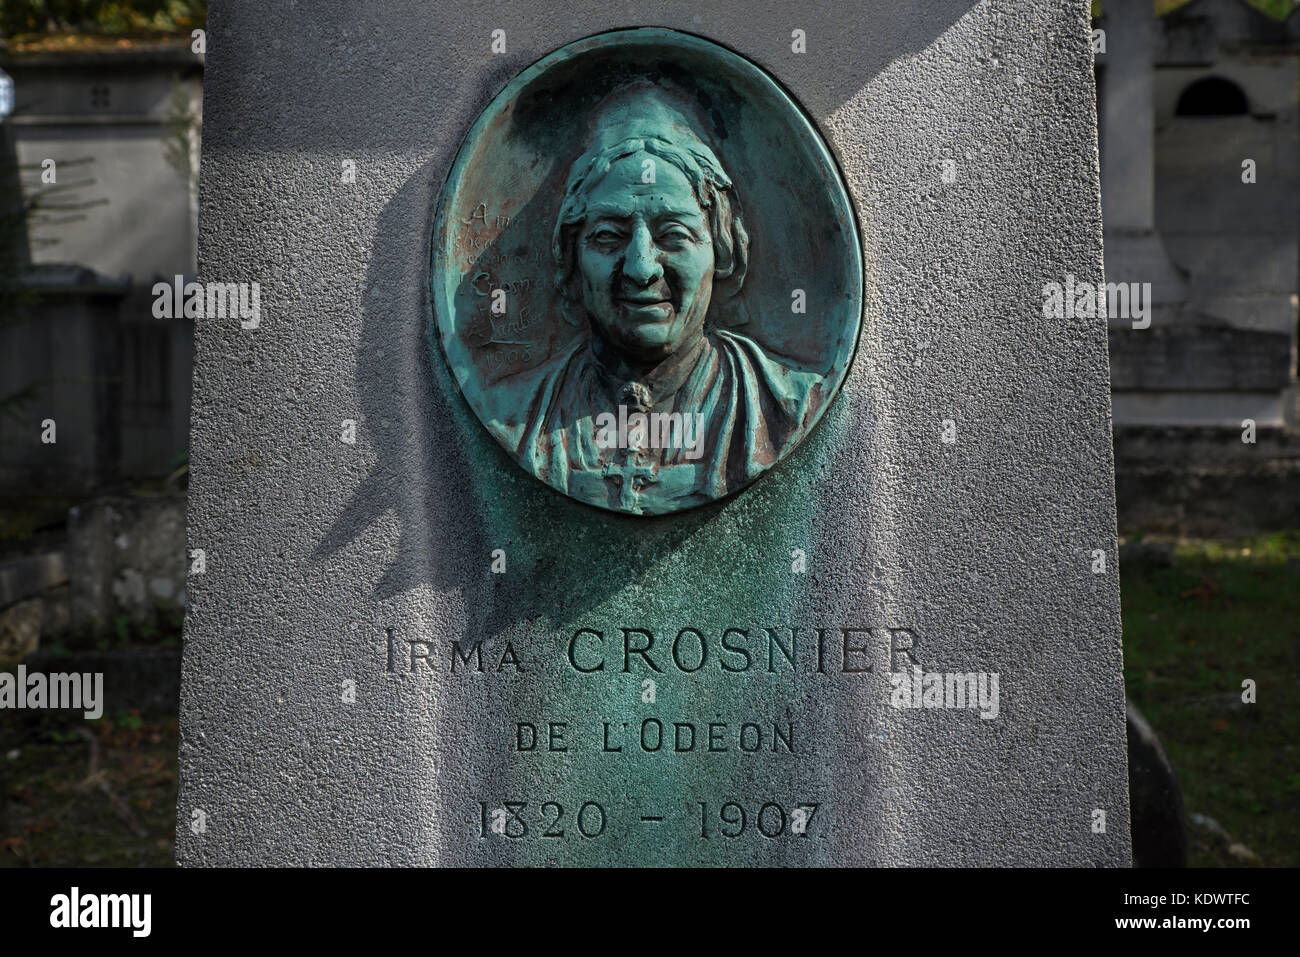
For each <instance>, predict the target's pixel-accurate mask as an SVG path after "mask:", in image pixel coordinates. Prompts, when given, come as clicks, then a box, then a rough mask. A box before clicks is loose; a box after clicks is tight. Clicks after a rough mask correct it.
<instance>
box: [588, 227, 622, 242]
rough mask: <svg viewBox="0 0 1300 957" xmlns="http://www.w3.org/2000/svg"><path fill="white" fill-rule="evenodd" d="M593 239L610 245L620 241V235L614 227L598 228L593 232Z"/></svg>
mask: <svg viewBox="0 0 1300 957" xmlns="http://www.w3.org/2000/svg"><path fill="white" fill-rule="evenodd" d="M591 239H592V241H593V242H597V243H600V244H602V245H609V244H611V243H616V242H618V239H619V236H618V233H617V232H615V231H614V230H612V229H598V230H596V231H595V232H594V233H592V234H591Z"/></svg>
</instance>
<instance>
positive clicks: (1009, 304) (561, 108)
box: [177, 0, 1130, 866]
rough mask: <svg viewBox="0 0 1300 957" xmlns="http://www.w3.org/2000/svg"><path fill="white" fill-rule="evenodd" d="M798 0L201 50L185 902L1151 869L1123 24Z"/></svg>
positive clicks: (290, 33)
mask: <svg viewBox="0 0 1300 957" xmlns="http://www.w3.org/2000/svg"><path fill="white" fill-rule="evenodd" d="M785 6H786V5H783V4H776V3H764V2H759V3H747V4H720V5H710V6H709V7H708V9H703V8H701V7H697V6H694V5H690V4H685V3H672V2H668V3H663V4H660V5H657V6H656V8H655V11H654V23H653V25H652V26H646V25H645V24H644V22H643V21H644V19H645V15H644V14H643V13H636V14H633V13H631V12H628V11H623V10H621V9H620V8H618V7H617V6H616V5H610V4H602V3H595V2H583V3H570V4H559V5H552V6H548V8H547V9H545V10H544V11H543V10H527V9H519V8H517V7H513V6H512V7H503V8H493V9H491V10H481V9H479V8H477V7H472V6H469V5H465V6H461V5H457V4H438V5H410V6H407V5H399V4H393V5H387V4H386V5H383V6H382V7H374V8H368V9H359V8H351V7H345V6H344V5H341V4H340V5H333V4H324V5H315V6H313V7H312V10H311V14H310V16H304V15H302V14H301V13H295V12H294V11H292V10H290V9H288V8H284V9H273V10H265V9H261V8H260V6H259V5H256V4H251V3H238V4H237V3H214V4H213V5H212V10H211V16H210V32H209V34H208V43H207V51H208V61H207V62H208V67H207V77H206V87H205V129H204V142H203V166H202V184H201V216H200V233H201V242H200V275H199V279H200V280H201V281H203V282H207V283H249V284H251V283H254V282H256V283H258V284H259V290H260V303H261V311H260V316H259V317H258V318H257V319H256V320H253V321H244V322H241V321H240V319H239V318H238V317H234V318H231V317H220V316H212V315H207V316H205V317H204V318H202V319H199V320H198V321H197V335H196V338H197V361H196V371H195V394H194V406H193V407H194V424H193V448H192V455H191V463H192V465H191V467H192V480H191V487H190V488H191V490H190V496H191V498H190V515H189V531H188V535H189V549H190V555H191V572H190V576H189V582H188V596H189V605H188V610H187V616H188V617H187V626H186V643H185V659H184V668H183V676H182V695H181V709H182V710H181V787H180V794H179V798H178V851H177V856H178V860H179V861H180V862H181V863H182V864H188V865H229V864H436V865H489V864H491V865H498V864H511V865H541V864H574V865H578V864H621V865H690V864H711V865H712V864H718V865H727V864H732V865H734V864H764V865H826V864H834V865H844V864H867V865H977V864H998V865H1013V864H1021V865H1052V864H1056V865H1063V864H1099V865H1121V866H1126V865H1128V864H1129V862H1130V845H1129V809H1128V795H1127V786H1126V763H1125V723H1124V696H1123V686H1122V680H1121V669H1122V660H1121V651H1120V630H1119V604H1118V595H1119V589H1118V577H1117V571H1118V570H1117V567H1116V543H1115V525H1114V522H1115V517H1114V495H1113V470H1112V456H1111V445H1110V408H1109V394H1108V381H1107V360H1106V329H1105V326H1106V320H1105V317H1104V315H1102V316H1100V317H1098V316H1097V315H1096V313H1095V311H1092V310H1088V309H1085V308H1083V306H1080V307H1079V308H1078V309H1077V310H1075V309H1071V310H1069V311H1068V312H1067V313H1066V315H1067V316H1068V317H1067V318H1052V317H1050V315H1049V314H1050V313H1051V310H1050V309H1049V308H1047V303H1048V302H1049V301H1050V298H1051V295H1052V293H1051V290H1053V289H1055V290H1056V292H1055V294H1056V295H1058V296H1060V295H1068V296H1070V297H1071V299H1072V301H1073V299H1074V297H1075V296H1076V295H1077V297H1078V301H1079V302H1080V303H1084V302H1086V301H1087V300H1088V299H1089V295H1090V294H1089V292H1088V285H1087V284H1092V286H1093V287H1094V288H1095V285H1096V284H1097V283H1098V282H1099V281H1100V280H1101V278H1102V276H1101V245H1100V236H1101V221H1100V208H1099V206H1100V199H1099V190H1098V181H1097V140H1096V113H1095V103H1094V90H1093V79H1092V64H1091V52H1090V45H1089V39H1088V28H1089V19H1088V7H1087V4H1086V3H1084V2H1082V0H1069V2H1066V0H1061V2H1053V3H1046V4H1044V3H1030V2H1027V0H1018V2H1012V0H1008V2H1002V3H984V2H973V0H963V2H951V3H936V4H926V5H924V7H925V8H924V9H920V8H915V9H913V8H909V9H907V10H901V9H896V8H895V7H894V6H891V5H888V4H874V3H869V4H867V5H866V6H865V7H862V6H861V5H859V6H855V7H853V8H851V9H850V8H845V9H844V10H842V11H840V10H833V11H822V12H816V13H814V12H800V13H793V12H790V11H789V10H787V9H785ZM250 38H258V39H257V42H251V41H250ZM1053 284H1055V286H1054V285H1053ZM674 415H676V416H677V418H675V419H674V418H672V417H673V416H674ZM638 417H639V418H638Z"/></svg>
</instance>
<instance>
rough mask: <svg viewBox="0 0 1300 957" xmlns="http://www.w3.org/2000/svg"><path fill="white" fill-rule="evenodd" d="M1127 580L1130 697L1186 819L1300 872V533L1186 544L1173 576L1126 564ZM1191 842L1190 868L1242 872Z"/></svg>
mask: <svg viewBox="0 0 1300 957" xmlns="http://www.w3.org/2000/svg"><path fill="white" fill-rule="evenodd" d="M1121 582H1122V604H1123V616H1124V671H1125V683H1126V685H1127V688H1128V694H1129V697H1130V699H1131V700H1133V701H1134V702H1135V703H1136V704H1137V706H1138V707H1139V708H1140V709H1141V710H1142V711H1143V712H1144V713H1145V714H1146V716H1147V719H1148V720H1149V721H1150V722H1151V725H1152V727H1153V728H1154V729H1155V731H1156V733H1157V734H1158V735H1159V736H1160V739H1161V741H1162V742H1163V743H1164V746H1165V750H1166V751H1167V752H1168V754H1169V759H1170V761H1171V763H1172V764H1173V767H1174V771H1175V774H1176V775H1177V776H1178V782H1179V785H1180V786H1181V788H1182V791H1183V801H1184V805H1185V809H1186V811H1187V813H1188V815H1189V816H1190V815H1191V814H1194V813H1195V814H1203V815H1207V816H1209V817H1211V818H1213V819H1214V820H1216V821H1217V822H1218V823H1219V824H1220V825H1222V827H1223V829H1224V830H1225V831H1226V832H1227V833H1228V834H1229V835H1231V837H1232V839H1233V841H1235V842H1238V843H1241V844H1244V845H1245V846H1246V847H1247V848H1249V849H1250V850H1251V851H1253V852H1254V853H1255V854H1256V855H1257V856H1258V858H1259V863H1262V864H1265V865H1271V866H1292V867H1294V866H1296V865H1298V864H1300V745H1298V744H1297V737H1298V734H1297V732H1300V533H1296V532H1288V533H1280V534H1273V535H1269V536H1262V537H1257V538H1253V539H1248V540H1244V541H1239V542H1234V543H1223V542H1204V541H1181V542H1179V543H1177V547H1176V549H1175V553H1174V560H1173V563H1172V565H1170V566H1168V567H1160V566H1158V565H1142V564H1131V565H1130V566H1128V567H1125V566H1124V565H1123V563H1121ZM1248 679H1249V680H1251V681H1254V682H1255V687H1256V702H1255V703H1254V704H1247V703H1244V702H1243V700H1242V695H1243V687H1242V682H1243V681H1246V680H1248ZM1189 838H1190V841H1189V857H1190V860H1189V863H1190V864H1191V865H1192V866H1232V865H1240V864H1241V863H1242V861H1241V860H1240V859H1239V858H1236V857H1233V856H1231V855H1230V854H1228V852H1227V850H1226V845H1225V843H1224V842H1223V841H1219V840H1214V839H1212V838H1211V837H1209V836H1208V835H1206V834H1205V832H1204V831H1202V830H1199V829H1197V828H1195V827H1193V828H1191V829H1190V830H1189Z"/></svg>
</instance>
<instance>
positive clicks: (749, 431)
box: [490, 80, 823, 514]
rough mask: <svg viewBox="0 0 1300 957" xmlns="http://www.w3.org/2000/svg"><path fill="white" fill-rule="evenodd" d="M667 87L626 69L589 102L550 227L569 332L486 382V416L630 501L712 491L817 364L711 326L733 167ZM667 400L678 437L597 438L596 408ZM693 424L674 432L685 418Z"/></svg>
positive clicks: (729, 234)
mask: <svg viewBox="0 0 1300 957" xmlns="http://www.w3.org/2000/svg"><path fill="white" fill-rule="evenodd" d="M688 113H689V110H688V109H687V108H686V107H685V106H684V105H682V103H681V102H680V101H679V99H678V97H677V96H675V95H674V94H673V93H671V92H670V91H668V90H666V89H664V88H662V87H660V86H658V85H655V84H653V83H650V82H649V81H644V80H642V81H637V82H635V83H631V84H628V85H627V86H625V87H624V88H622V89H621V90H618V91H616V92H615V93H613V94H611V95H610V96H609V97H608V98H607V99H606V100H605V102H604V103H603V104H602V105H601V107H599V108H598V109H597V111H596V119H595V121H594V123H593V134H592V138H591V142H590V143H589V145H588V148H587V149H586V151H585V152H584V153H583V154H582V155H581V156H580V157H578V159H577V160H576V162H574V163H573V165H572V167H571V169H570V172H569V176H568V181H567V186H566V188H565V192H564V197H563V201H562V202H561V204H560V209H559V215H558V217H557V220H556V223H555V228H554V235H553V241H552V249H551V252H552V257H553V259H554V261H555V264H556V269H557V272H556V279H555V285H556V291H557V293H558V300H559V303H560V309H561V311H562V312H563V313H564V316H565V318H566V319H567V320H568V321H570V322H573V323H576V324H579V325H582V324H585V325H586V326H587V327H588V328H589V329H590V335H589V336H580V337H579V338H578V340H577V341H576V342H575V343H574V344H572V345H570V346H569V347H567V348H565V349H562V350H561V351H560V352H559V353H558V354H556V355H554V356H552V357H551V358H550V359H548V360H547V361H546V362H544V363H543V364H542V365H540V366H539V367H537V368H534V369H530V370H526V371H523V372H520V373H517V374H515V375H514V376H510V377H508V378H507V379H506V380H504V381H502V382H500V383H498V384H497V386H496V387H495V389H497V390H499V392H498V395H497V396H495V397H494V399H495V400H496V404H497V407H498V409H500V410H501V411H500V412H499V413H498V414H497V415H494V416H492V417H491V418H492V421H491V422H490V425H491V427H492V428H493V429H494V431H496V432H497V433H498V434H499V435H500V436H502V437H503V440H504V441H505V442H506V443H507V445H508V446H509V447H511V448H512V449H514V450H515V451H516V453H517V454H518V456H519V459H520V461H521V463H522V464H523V465H524V467H525V468H527V469H528V470H529V471H530V472H532V473H533V474H534V475H535V476H537V477H538V478H540V479H542V480H543V481H545V482H547V483H548V484H549V485H551V486H553V487H554V488H557V489H559V490H561V491H563V492H566V493H568V494H571V495H573V496H574V497H576V498H579V499H582V500H584V501H588V502H592V503H595V504H602V505H604V506H605V507H608V508H613V509H617V510H620V511H625V512H629V513H632V514H661V513H664V512H670V511H675V510H677V509H681V508H684V507H689V506H691V505H695V504H700V503H703V502H707V501H710V500H713V499H716V498H719V497H722V496H724V495H726V494H728V493H729V492H731V491H734V490H735V489H737V488H739V487H740V486H742V485H744V484H746V483H748V482H749V481H751V480H752V479H753V478H755V477H756V476H757V475H758V474H759V473H761V472H762V471H764V470H765V469H767V468H768V467H770V466H771V465H772V464H773V463H775V462H776V461H777V460H778V459H780V458H781V457H782V455H784V454H785V453H786V452H787V451H789V449H790V448H791V447H792V446H793V445H794V444H795V443H796V442H797V441H798V440H799V439H800V438H801V437H802V436H803V435H804V434H805V432H806V431H807V429H808V428H809V427H810V425H811V420H812V418H813V417H814V416H815V412H816V410H817V407H819V405H820V404H821V402H820V400H821V398H822V397H821V395H820V392H821V390H820V389H819V385H820V383H821V382H822V380H823V376H821V375H819V374H817V373H815V372H808V371H802V370H799V369H797V368H794V367H793V366H792V365H791V364H790V363H789V362H786V361H783V360H780V359H778V358H775V357H774V356H773V355H771V354H770V353H769V351H768V350H767V349H766V348H765V347H764V346H762V345H760V344H759V343H758V342H757V341H755V340H754V339H752V338H750V337H748V336H745V335H743V334H741V333H739V332H737V331H735V330H734V329H727V328H723V326H724V325H725V324H726V320H725V319H724V318H723V316H724V314H728V313H730V312H731V311H732V310H731V309H729V308H728V306H729V303H728V300H734V299H735V298H736V297H738V296H739V294H740V292H741V289H742V287H743V285H744V281H745V274H746V270H747V269H748V267H749V236H748V234H747V232H746V230H745V224H744V218H743V216H742V213H741V208H740V202H739V198H738V196H737V191H736V187H735V184H734V183H733V182H732V180H731V178H730V177H729V176H728V175H727V173H726V172H725V171H724V169H723V167H722V163H721V162H720V161H719V159H718V157H717V155H716V154H715V153H714V151H713V149H712V148H710V146H709V145H707V144H706V143H705V142H704V140H703V139H702V138H701V137H700V135H699V134H698V133H697V132H696V124H695V123H694V122H693V121H691V120H689V119H688V118H687V115H688ZM620 406H621V407H624V408H625V409H626V410H627V411H628V415H629V417H630V416H633V415H638V414H640V415H645V416H646V417H647V419H648V420H649V421H653V420H654V417H655V416H659V417H660V421H668V420H667V419H666V418H665V417H668V416H679V417H680V419H679V421H681V422H682V432H681V433H680V434H679V438H678V440H676V441H672V440H670V441H665V442H662V443H658V444H656V443H655V442H651V441H649V440H648V439H649V438H650V437H651V434H652V432H651V430H650V429H648V428H647V429H644V430H642V431H641V435H642V437H643V438H644V439H646V440H645V441H640V442H631V441H619V442H611V441H609V417H610V416H611V414H612V411H613V410H615V409H618V408H619V407H620ZM688 430H689V432H692V433H694V434H687V432H688Z"/></svg>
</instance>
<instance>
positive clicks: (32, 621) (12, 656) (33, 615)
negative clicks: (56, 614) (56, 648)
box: [0, 598, 45, 666]
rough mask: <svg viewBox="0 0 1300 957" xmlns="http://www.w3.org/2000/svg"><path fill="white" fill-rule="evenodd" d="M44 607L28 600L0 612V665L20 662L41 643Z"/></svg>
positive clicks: (36, 601) (33, 599)
mask: <svg viewBox="0 0 1300 957" xmlns="http://www.w3.org/2000/svg"><path fill="white" fill-rule="evenodd" d="M44 617H45V606H44V604H43V602H42V601H41V600H40V599H39V598H29V599H27V600H26V601H20V602H18V603H17V604H14V605H10V606H9V607H8V608H6V609H4V611H0V665H6V666H7V665H10V664H13V663H15V662H18V661H21V660H22V659H23V658H25V657H26V656H27V655H29V654H31V653H32V652H33V651H35V650H36V649H37V648H38V647H39V646H40V643H41V624H42V622H43V620H44Z"/></svg>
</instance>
